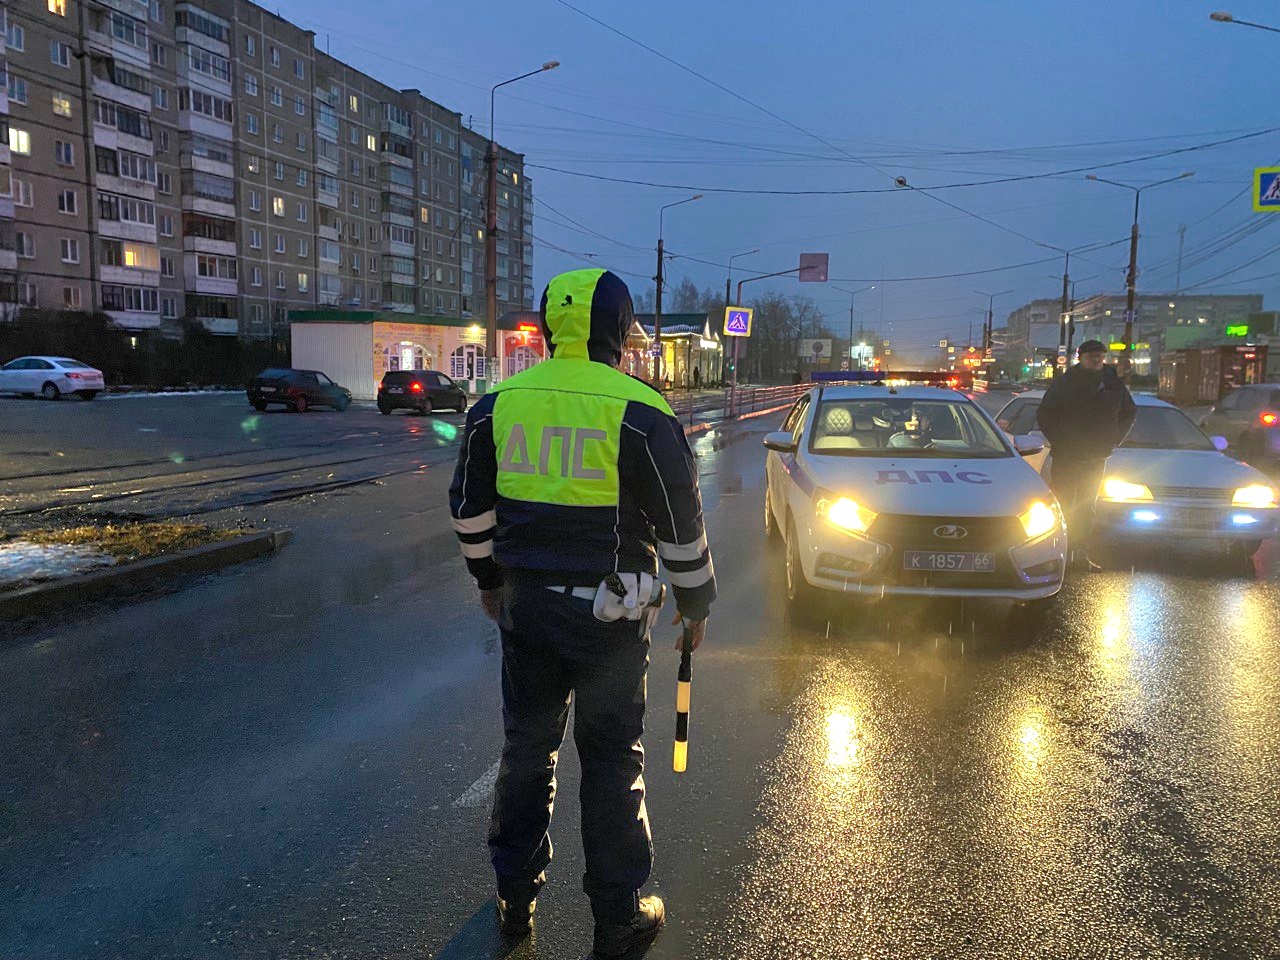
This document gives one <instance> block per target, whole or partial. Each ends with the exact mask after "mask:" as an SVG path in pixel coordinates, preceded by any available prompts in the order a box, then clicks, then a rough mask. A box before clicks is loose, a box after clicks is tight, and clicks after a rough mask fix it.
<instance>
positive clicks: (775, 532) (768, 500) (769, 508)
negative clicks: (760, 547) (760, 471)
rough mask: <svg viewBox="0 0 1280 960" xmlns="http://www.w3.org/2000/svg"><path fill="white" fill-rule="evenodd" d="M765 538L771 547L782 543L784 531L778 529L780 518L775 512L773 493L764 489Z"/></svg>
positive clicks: (766, 488) (768, 489)
mask: <svg viewBox="0 0 1280 960" xmlns="http://www.w3.org/2000/svg"><path fill="white" fill-rule="evenodd" d="M764 537H765V540H766V541H768V543H769V545H770V546H777V545H778V544H779V543H781V542H782V531H781V530H779V529H778V518H777V516H776V515H775V514H774V512H773V491H772V490H771V489H770V488H769V487H768V486H765V488H764Z"/></svg>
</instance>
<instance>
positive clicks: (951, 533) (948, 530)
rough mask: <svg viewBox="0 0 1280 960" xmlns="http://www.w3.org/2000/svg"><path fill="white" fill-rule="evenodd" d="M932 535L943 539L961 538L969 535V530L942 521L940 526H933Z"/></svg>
mask: <svg viewBox="0 0 1280 960" xmlns="http://www.w3.org/2000/svg"><path fill="white" fill-rule="evenodd" d="M933 535H934V536H935V537H941V538H942V539H943V540H963V539H964V538H965V537H967V536H968V535H969V531H968V530H966V529H965V528H964V527H957V526H956V525H955V524H954V523H944V524H943V525H942V526H940V527H934V528H933Z"/></svg>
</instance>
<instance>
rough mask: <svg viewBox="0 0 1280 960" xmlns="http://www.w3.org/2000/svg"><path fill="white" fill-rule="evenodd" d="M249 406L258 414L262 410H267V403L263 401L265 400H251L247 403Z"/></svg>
mask: <svg viewBox="0 0 1280 960" xmlns="http://www.w3.org/2000/svg"><path fill="white" fill-rule="evenodd" d="M249 406H251V407H253V409H255V410H257V411H258V412H259V413H261V412H262V411H263V410H265V409H267V401H265V400H251V401H250V402H249Z"/></svg>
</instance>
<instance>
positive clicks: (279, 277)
mask: <svg viewBox="0 0 1280 960" xmlns="http://www.w3.org/2000/svg"><path fill="white" fill-rule="evenodd" d="M276 289H277V290H283V289H284V271H283V270H277V271H276Z"/></svg>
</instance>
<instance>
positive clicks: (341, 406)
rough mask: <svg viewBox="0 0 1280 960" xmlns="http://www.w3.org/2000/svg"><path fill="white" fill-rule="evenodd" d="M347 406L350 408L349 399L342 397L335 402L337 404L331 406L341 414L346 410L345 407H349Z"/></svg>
mask: <svg viewBox="0 0 1280 960" xmlns="http://www.w3.org/2000/svg"><path fill="white" fill-rule="evenodd" d="M349 406H351V400H350V398H348V397H342V398H340V399H339V400H338V402H337V403H335V404H334V405H333V409H335V410H337V411H338V412H339V413H342V412H343V411H344V410H346V409H347V407H349Z"/></svg>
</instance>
